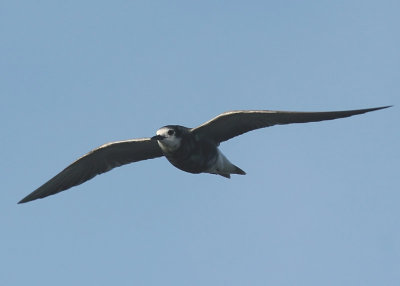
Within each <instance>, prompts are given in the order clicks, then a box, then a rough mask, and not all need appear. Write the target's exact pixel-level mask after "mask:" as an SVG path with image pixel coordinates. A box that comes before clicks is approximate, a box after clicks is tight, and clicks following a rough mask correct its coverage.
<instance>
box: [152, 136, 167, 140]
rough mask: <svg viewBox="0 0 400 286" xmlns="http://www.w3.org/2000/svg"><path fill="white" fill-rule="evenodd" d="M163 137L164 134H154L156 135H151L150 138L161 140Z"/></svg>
mask: <svg viewBox="0 0 400 286" xmlns="http://www.w3.org/2000/svg"><path fill="white" fill-rule="evenodd" d="M164 138H165V137H164V136H161V135H156V136H153V137H151V140H163V139H164Z"/></svg>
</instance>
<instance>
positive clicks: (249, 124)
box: [191, 106, 390, 143]
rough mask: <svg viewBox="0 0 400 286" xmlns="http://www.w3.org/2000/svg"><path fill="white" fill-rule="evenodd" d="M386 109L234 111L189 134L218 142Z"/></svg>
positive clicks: (223, 114)
mask: <svg viewBox="0 0 400 286" xmlns="http://www.w3.org/2000/svg"><path fill="white" fill-rule="evenodd" d="M388 107H390V106H383V107H375V108H367V109H358V110H346V111H328V112H295V111H273V110H238V111H229V112H225V113H222V114H220V115H218V116H217V117H215V118H213V119H211V120H210V121H207V122H206V123H204V124H202V125H200V126H199V127H196V128H193V129H192V130H191V132H192V133H193V134H195V135H198V136H200V137H206V138H210V139H212V140H214V142H216V143H220V142H223V141H226V140H229V139H231V138H233V137H235V136H238V135H240V134H243V133H246V132H249V131H251V130H254V129H258V128H264V127H269V126H273V125H277V124H290V123H306V122H316V121H322V120H332V119H337V118H343V117H349V116H353V115H357V114H362V113H366V112H370V111H374V110H379V109H383V108H388Z"/></svg>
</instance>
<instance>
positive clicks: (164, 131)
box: [156, 127, 182, 152]
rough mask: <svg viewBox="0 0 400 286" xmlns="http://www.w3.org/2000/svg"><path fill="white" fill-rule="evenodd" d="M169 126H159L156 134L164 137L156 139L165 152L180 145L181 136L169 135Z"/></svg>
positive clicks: (171, 150) (173, 149)
mask: <svg viewBox="0 0 400 286" xmlns="http://www.w3.org/2000/svg"><path fill="white" fill-rule="evenodd" d="M169 130H170V128H165V127H163V128H160V129H158V130H157V132H156V134H157V135H160V136H163V137H165V138H164V139H163V140H158V141H157V142H158V145H159V146H160V148H161V149H162V150H163V151H165V152H173V151H175V150H177V149H178V148H179V147H180V146H181V140H182V139H181V138H177V137H175V135H169V134H168V131H169Z"/></svg>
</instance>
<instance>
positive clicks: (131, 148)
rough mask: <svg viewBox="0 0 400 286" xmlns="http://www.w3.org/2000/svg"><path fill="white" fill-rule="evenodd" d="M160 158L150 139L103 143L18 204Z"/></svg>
mask: <svg viewBox="0 0 400 286" xmlns="http://www.w3.org/2000/svg"><path fill="white" fill-rule="evenodd" d="M161 156H163V153H162V151H161V149H160V147H159V146H158V143H157V141H154V140H150V138H144V139H132V140H126V141H117V142H111V143H108V144H104V145H102V146H100V147H98V148H96V149H94V150H92V151H90V152H89V153H87V154H86V155H84V156H82V157H81V158H79V159H78V160H76V161H75V162H73V163H72V164H71V165H69V166H68V167H67V168H65V169H64V170H63V171H61V172H60V173H58V174H57V175H56V176H54V177H53V178H52V179H50V180H49V181H48V182H46V183H45V184H43V185H42V186H41V187H39V188H38V189H36V190H35V191H34V192H32V193H31V194H29V195H28V196H26V197H25V198H23V199H22V200H21V201H20V202H19V203H26V202H29V201H33V200H36V199H39V198H44V197H47V196H50V195H54V194H56V193H58V192H61V191H64V190H67V189H69V188H71V187H73V186H77V185H79V184H82V183H84V182H86V181H87V180H90V179H91V178H93V177H94V176H96V175H98V174H102V173H105V172H107V171H110V170H111V169H113V168H115V167H119V166H121V165H125V164H129V163H133V162H137V161H141V160H146V159H152V158H156V157H161Z"/></svg>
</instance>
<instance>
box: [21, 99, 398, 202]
mask: <svg viewBox="0 0 400 286" xmlns="http://www.w3.org/2000/svg"><path fill="white" fill-rule="evenodd" d="M388 107H390V106H382V107H375V108H367V109H358V110H346V111H328V112H293V111H271V110H238V111H229V112H225V113H222V114H220V115H218V116H217V117H215V118H213V119H211V120H209V121H207V122H205V123H203V124H202V125H200V126H198V127H195V128H188V127H184V126H180V125H167V126H164V127H162V128H160V129H158V130H157V132H156V135H155V136H153V137H151V138H142V139H131V140H125V141H116V142H111V143H107V144H104V145H102V146H100V147H98V148H96V149H94V150H92V151H90V152H89V153H87V154H86V155H84V156H82V157H80V158H79V159H78V160H76V161H75V162H73V163H72V164H71V165H69V166H68V167H66V168H65V169H64V170H62V171H61V172H60V173H58V174H57V175H56V176H54V177H53V178H52V179H50V180H49V181H47V182H46V183H44V184H43V185H42V186H41V187H39V188H38V189H36V190H35V191H34V192H32V193H31V194H29V195H28V196H26V197H25V198H23V199H22V200H21V201H20V202H19V203H26V202H29V201H33V200H36V199H40V198H44V197H47V196H50V195H54V194H56V193H59V192H61V191H65V190H67V189H69V188H71V187H74V186H77V185H80V184H82V183H84V182H86V181H88V180H90V179H92V178H93V177H95V176H96V175H98V174H102V173H105V172H108V171H110V170H111V169H113V168H115V167H119V166H122V165H125V164H129V163H133V162H137V161H141V160H147V159H153V158H157V157H162V156H165V157H166V158H167V160H168V161H169V162H170V163H171V164H172V165H174V166H175V167H177V168H178V169H181V170H182V171H185V172H189V173H194V174H198V173H210V174H217V175H221V176H223V177H225V178H230V175H231V174H238V175H245V174H246V173H245V172H244V171H243V170H242V169H240V168H239V167H238V166H236V165H234V164H232V163H231V162H230V161H229V160H228V159H227V158H226V157H225V155H224V154H222V152H221V151H220V149H219V148H218V146H219V145H220V143H221V142H224V141H227V140H229V139H231V138H233V137H235V136H238V135H241V134H243V133H246V132H249V131H251V130H255V129H259V128H264V127H269V126H273V125H282V124H291V123H306V122H316V121H323V120H332V119H337V118H344V117H349V116H353V115H358V114H363V113H367V112H370V111H375V110H379V109H384V108H388Z"/></svg>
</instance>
